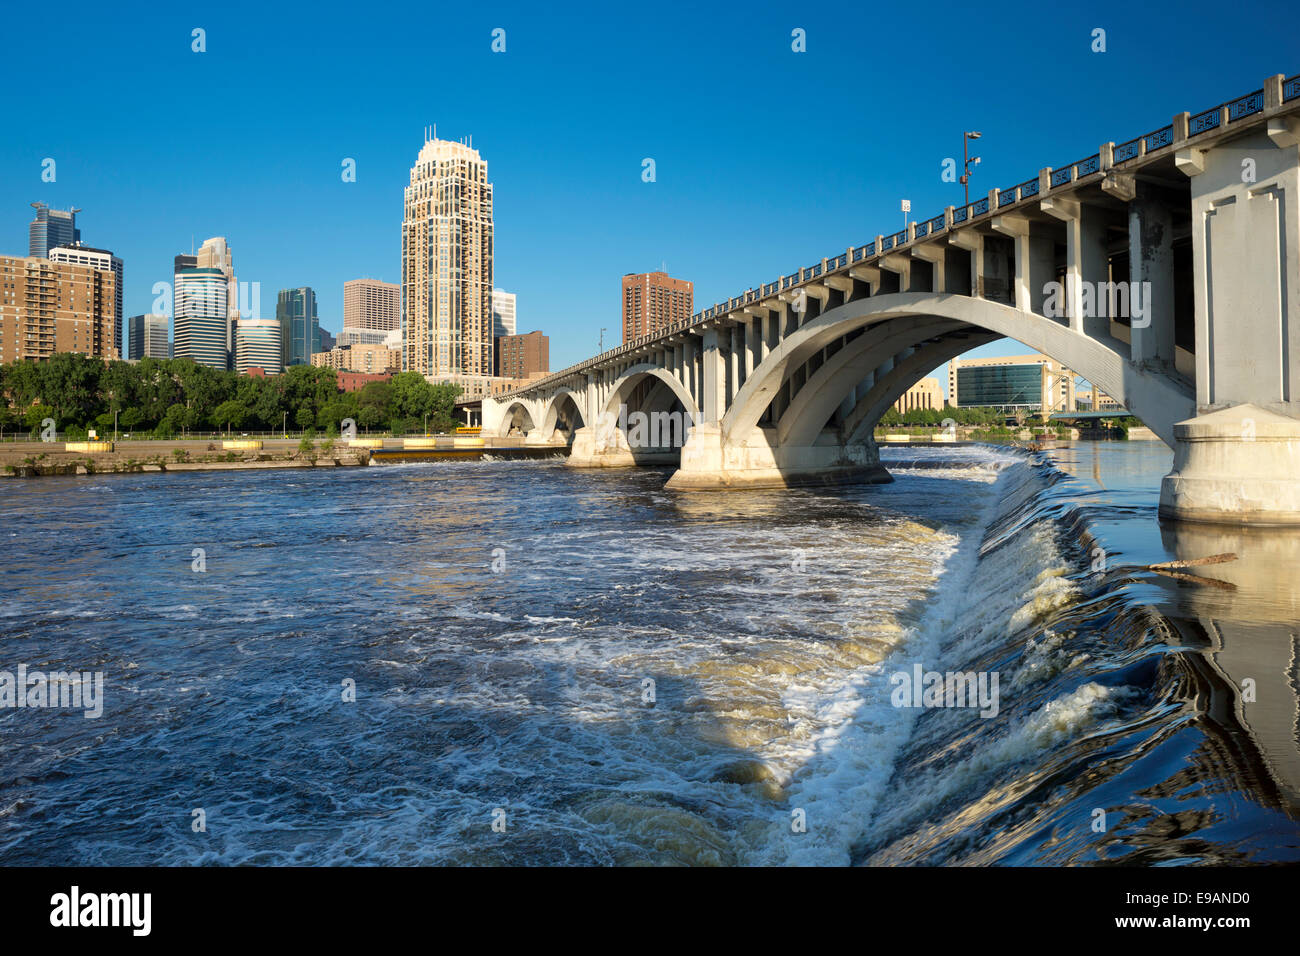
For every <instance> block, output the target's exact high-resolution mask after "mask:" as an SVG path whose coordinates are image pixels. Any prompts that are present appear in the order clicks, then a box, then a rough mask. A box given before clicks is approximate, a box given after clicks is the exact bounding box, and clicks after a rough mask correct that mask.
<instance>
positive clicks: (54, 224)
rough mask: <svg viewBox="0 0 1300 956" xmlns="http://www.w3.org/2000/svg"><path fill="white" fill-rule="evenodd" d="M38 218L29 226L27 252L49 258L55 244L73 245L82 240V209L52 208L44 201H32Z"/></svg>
mask: <svg viewBox="0 0 1300 956" xmlns="http://www.w3.org/2000/svg"><path fill="white" fill-rule="evenodd" d="M32 208H33V209H35V210H36V218H35V219H33V220H32V222H31V225H30V226H28V227H27V254H28V255H29V256H38V257H40V258H41V259H47V258H49V255H50V250H51V249H53V248H54V247H55V246H71V245H75V244H76V243H79V242H81V230H80V229H78V228H77V213H79V212H81V210H80V209H69V210H67V211H66V212H65V211H64V210H62V209H51V208H50V207H49V206H47V205H46V204H45V203H43V202H34V203H32Z"/></svg>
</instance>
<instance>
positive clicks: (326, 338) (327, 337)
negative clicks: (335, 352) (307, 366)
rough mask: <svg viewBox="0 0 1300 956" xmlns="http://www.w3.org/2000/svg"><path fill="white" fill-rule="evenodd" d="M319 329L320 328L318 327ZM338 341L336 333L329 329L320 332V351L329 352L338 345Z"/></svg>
mask: <svg viewBox="0 0 1300 956" xmlns="http://www.w3.org/2000/svg"><path fill="white" fill-rule="evenodd" d="M317 328H320V327H319V326H317ZM338 344H339V343H338V340H337V339H335V338H334V333H332V332H330V331H328V330H327V329H321V330H320V351H322V352H328V351H329V350H330V349H332V348H334V346H336V345H338Z"/></svg>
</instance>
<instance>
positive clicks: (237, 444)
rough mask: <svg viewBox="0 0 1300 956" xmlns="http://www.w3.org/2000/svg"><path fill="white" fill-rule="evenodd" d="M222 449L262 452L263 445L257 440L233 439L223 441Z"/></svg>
mask: <svg viewBox="0 0 1300 956" xmlns="http://www.w3.org/2000/svg"><path fill="white" fill-rule="evenodd" d="M221 447H222V448H223V449H225V450H226V451H261V450H262V443H261V442H260V441H259V440H258V439H256V438H233V439H230V440H229V441H224V440H223V441H222V442H221Z"/></svg>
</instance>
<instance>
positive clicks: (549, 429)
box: [541, 386, 587, 441]
mask: <svg viewBox="0 0 1300 956" xmlns="http://www.w3.org/2000/svg"><path fill="white" fill-rule="evenodd" d="M562 412H563V413H564V414H565V416H566V420H567V422H568V424H569V426H570V427H569V435H568V437H569V439H570V440H572V438H573V433H574V432H576V431H577V430H578V429H579V428H581V427H583V426H584V425H586V424H587V420H586V413H585V411H584V408H583V396H582V395H581V394H579V393H578V392H575V391H574V390H573V389H571V388H568V387H567V386H561V387H560V388H559V389H558V390H557V391H556V392H555V394H554V395H552V396H551V398H550V400H549V401H547V403H546V410H545V411H544V412H543V413H542V425H541V434H542V437H543V440H545V441H550V440H551V439H552V438H553V437H554V435H555V430H556V428H557V427H559V424H560V415H561V413H562Z"/></svg>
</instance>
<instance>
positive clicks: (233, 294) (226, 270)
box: [194, 236, 257, 367]
mask: <svg viewBox="0 0 1300 956" xmlns="http://www.w3.org/2000/svg"><path fill="white" fill-rule="evenodd" d="M194 260H195V265H196V266H197V268H200V269H220V270H221V274H222V275H224V276H225V277H226V354H227V356H228V359H227V362H228V363H230V362H233V361H234V357H235V320H236V319H237V318H239V304H240V303H239V283H238V281H236V279H235V265H234V257H233V256H232V254H231V252H230V246H229V244H227V242H226V239H225V237H224V236H213V237H212V238H211V239H204V240H203V245H201V246H199V251H198V252H196V253H195V254H194ZM248 317H249V318H250V319H251V318H257V316H254V315H252V314H250V315H249V316H248ZM227 367H229V365H228V366H227Z"/></svg>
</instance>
